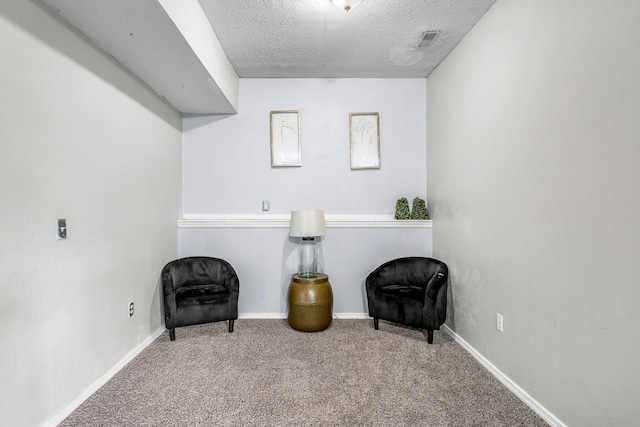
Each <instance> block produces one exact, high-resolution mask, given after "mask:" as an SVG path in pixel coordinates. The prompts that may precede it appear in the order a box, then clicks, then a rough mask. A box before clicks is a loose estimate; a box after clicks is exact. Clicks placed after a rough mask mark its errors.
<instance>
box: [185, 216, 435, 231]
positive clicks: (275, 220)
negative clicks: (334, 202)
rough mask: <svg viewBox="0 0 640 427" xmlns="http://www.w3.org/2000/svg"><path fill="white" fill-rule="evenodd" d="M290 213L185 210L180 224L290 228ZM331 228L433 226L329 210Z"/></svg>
mask: <svg viewBox="0 0 640 427" xmlns="http://www.w3.org/2000/svg"><path fill="white" fill-rule="evenodd" d="M289 217H290V215H289V214H183V216H182V219H179V220H178V228H289ZM325 220H326V223H327V227H328V228H431V220H397V219H395V218H394V217H393V215H354V214H326V215H325Z"/></svg>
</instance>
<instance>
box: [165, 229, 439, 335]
mask: <svg viewBox="0 0 640 427" xmlns="http://www.w3.org/2000/svg"><path fill="white" fill-rule="evenodd" d="M299 242H300V239H295V238H290V237H289V229H288V228H261V227H258V228H209V229H199V228H184V229H179V230H178V248H179V249H178V251H179V254H180V256H190V255H210V256H215V257H219V258H223V259H226V260H227V261H229V263H231V265H232V266H233V268H234V269H235V270H236V273H237V274H238V279H239V280H240V296H239V299H238V310H239V312H240V315H241V316H264V315H269V316H273V315H276V316H282V315H284V314H285V313H287V311H288V306H287V292H288V289H289V283H290V282H291V275H292V274H294V273H296V272H297V269H298V246H299ZM317 246H318V253H319V261H320V263H321V271H324V272H326V273H327V274H328V275H329V281H330V282H331V287H332V290H333V296H334V305H333V311H334V313H339V314H342V315H344V314H348V315H349V316H353V315H356V316H363V315H364V313H368V308H367V303H366V293H365V290H364V281H365V279H366V277H367V275H368V274H369V273H370V272H371V271H373V270H374V269H375V268H376V267H377V266H378V265H380V264H382V263H383V262H385V261H388V260H390V259H393V258H398V257H401V256H430V255H431V229H430V228H357V227H356V228H331V227H329V228H327V234H326V235H325V237H323V238H322V239H321V240H320V242H318V243H317ZM176 333H179V331H178V332H176Z"/></svg>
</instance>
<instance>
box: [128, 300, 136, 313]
mask: <svg viewBox="0 0 640 427" xmlns="http://www.w3.org/2000/svg"><path fill="white" fill-rule="evenodd" d="M133 313H135V310H134V309H133V302H130V303H129V317H131V316H133Z"/></svg>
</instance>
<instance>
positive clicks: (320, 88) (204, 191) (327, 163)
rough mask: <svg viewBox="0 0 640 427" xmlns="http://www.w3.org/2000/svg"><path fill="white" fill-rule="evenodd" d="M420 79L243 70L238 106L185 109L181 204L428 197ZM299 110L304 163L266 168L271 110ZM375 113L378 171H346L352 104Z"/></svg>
mask: <svg viewBox="0 0 640 427" xmlns="http://www.w3.org/2000/svg"><path fill="white" fill-rule="evenodd" d="M425 88H426V82H425V80H424V79H241V80H240V102H239V107H238V108H239V113H238V114H237V115H232V116H187V117H185V118H184V121H183V128H184V137H183V143H184V154H183V155H184V212H185V213H260V212H261V207H262V205H261V202H262V200H269V201H270V202H271V213H289V212H290V211H292V210H296V209H318V208H321V209H324V210H325V212H326V213H330V214H332V213H335V214H351V213H353V214H382V213H388V214H391V213H393V212H394V210H395V202H396V200H397V199H398V198H400V197H403V196H405V197H407V198H410V200H412V199H413V197H416V196H419V197H422V198H425V197H426V182H425V180H426V179H425V177H426V161H425V159H426V145H425V140H426V132H427V131H426V123H425V119H424V117H425V114H426V100H425V95H424V94H425ZM272 110H299V111H300V134H301V136H300V139H301V144H302V167H299V168H272V167H271V157H270V134H269V112H270V111H272ZM351 112H378V113H380V151H381V168H380V169H379V170H351V169H350V163H349V113H351Z"/></svg>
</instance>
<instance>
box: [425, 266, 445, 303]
mask: <svg viewBox="0 0 640 427" xmlns="http://www.w3.org/2000/svg"><path fill="white" fill-rule="evenodd" d="M447 277H448V273H447V271H443V270H442V269H441V268H438V270H436V273H435V274H434V275H433V277H432V278H431V280H429V283H427V289H426V291H425V294H426V296H427V297H429V298H431V299H432V300H435V299H436V296H437V295H438V291H439V290H440V288H441V287H442V285H444V284H445V283H446V282H447Z"/></svg>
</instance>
